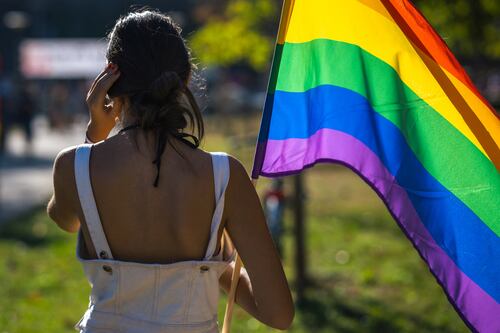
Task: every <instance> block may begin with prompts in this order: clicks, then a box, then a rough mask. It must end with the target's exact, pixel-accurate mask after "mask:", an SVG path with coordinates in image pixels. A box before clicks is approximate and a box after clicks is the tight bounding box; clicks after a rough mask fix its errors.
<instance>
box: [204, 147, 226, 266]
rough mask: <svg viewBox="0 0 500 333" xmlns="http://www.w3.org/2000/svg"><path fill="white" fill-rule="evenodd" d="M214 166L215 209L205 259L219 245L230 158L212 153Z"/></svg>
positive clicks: (223, 154)
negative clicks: (218, 236) (218, 239)
mask: <svg viewBox="0 0 500 333" xmlns="http://www.w3.org/2000/svg"><path fill="white" fill-rule="evenodd" d="M211 155H212V167H213V170H214V188H215V211H214V215H213V217H212V225H211V228H210V240H209V242H208V247H207V252H206V254H205V260H209V259H210V258H212V257H213V255H214V252H215V250H216V247H217V234H218V231H219V226H220V224H221V222H222V214H223V213H224V196H225V194H226V188H227V184H228V183H229V159H228V157H227V154H226V153H211Z"/></svg>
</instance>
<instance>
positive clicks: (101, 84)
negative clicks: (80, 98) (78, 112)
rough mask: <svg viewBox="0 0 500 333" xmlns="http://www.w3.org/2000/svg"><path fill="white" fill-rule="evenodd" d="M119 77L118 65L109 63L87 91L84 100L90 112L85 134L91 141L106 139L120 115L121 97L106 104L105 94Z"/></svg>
mask: <svg viewBox="0 0 500 333" xmlns="http://www.w3.org/2000/svg"><path fill="white" fill-rule="evenodd" d="M119 77H120V71H119V70H118V66H116V65H115V64H111V63H110V64H108V66H107V67H106V68H105V69H104V70H103V71H102V72H101V73H100V74H99V75H98V76H97V77H96V79H95V80H94V82H93V83H92V86H91V87H90V89H89V92H88V93H87V99H86V101H87V106H88V108H89V113H90V121H89V124H88V125H87V136H88V138H89V139H90V140H91V141H92V142H98V141H102V140H104V139H106V138H107V137H108V135H109V132H111V130H112V129H113V127H114V126H115V124H116V120H117V118H118V116H119V115H120V112H121V109H122V105H121V102H120V100H121V99H119V98H115V99H114V100H113V103H108V104H106V102H107V101H106V94H107V93H108V90H109V89H110V88H111V86H112V85H113V83H115V81H116V80H117V79H118V78H119Z"/></svg>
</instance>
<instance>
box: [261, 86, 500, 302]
mask: <svg viewBox="0 0 500 333" xmlns="http://www.w3.org/2000/svg"><path fill="white" fill-rule="evenodd" d="M274 95H275V96H274V103H273V104H272V105H273V110H272V118H271V123H270V130H269V137H268V138H269V140H285V139H289V138H308V137H309V136H311V135H312V134H314V133H315V132H316V131H318V130H319V129H322V128H329V129H334V130H338V131H342V132H345V133H347V134H349V135H351V136H353V137H355V138H357V139H358V140H360V141H361V142H363V143H364V144H365V145H366V146H367V147H369V148H370V149H371V150H372V151H373V152H374V153H375V154H377V156H378V157H379V158H380V159H381V161H382V162H383V163H384V165H385V166H386V168H387V169H388V170H389V171H390V172H391V174H393V175H394V176H395V178H396V180H397V182H398V184H399V185H400V186H402V187H403V188H404V189H405V190H406V192H407V193H408V196H409V198H410V200H411V202H412V204H413V206H414V207H415V210H416V211H417V213H418V215H419V217H420V219H421V221H422V222H423V223H424V225H425V226H426V228H427V229H428V230H429V232H430V234H431V235H432V237H433V238H434V240H435V241H436V243H437V244H438V245H439V246H440V247H441V248H442V249H443V250H444V251H445V252H446V253H447V254H448V255H449V256H450V258H451V259H452V260H453V261H454V262H455V263H456V265H457V266H458V267H459V268H460V269H461V270H462V271H463V272H464V273H465V274H467V276H469V277H470V278H471V279H472V280H473V281H475V282H476V283H477V284H478V285H479V286H480V287H481V288H482V289H483V290H485V291H486V292H487V293H488V294H490V295H491V296H492V297H493V298H494V299H495V300H496V301H497V302H499V303H500V283H499V277H500V257H499V256H498V253H499V252H498V251H499V249H500V238H499V237H497V235H496V234H495V233H494V232H493V231H492V230H491V229H490V228H488V226H486V225H485V224H484V223H483V222H482V221H481V220H480V219H479V217H478V216H477V215H476V214H474V212H473V211H471V210H470V209H469V208H468V207H467V206H466V205H465V204H464V203H463V202H462V201H460V200H459V199H458V198H457V197H456V196H455V195H454V194H453V193H451V192H450V191H448V190H447V189H446V188H445V187H444V186H443V185H441V183H439V181H437V180H436V179H435V178H434V177H433V176H432V175H431V174H429V172H428V171H427V170H426V169H425V168H424V166H423V165H422V164H421V163H420V161H419V160H418V159H417V157H416V156H415V154H414V152H413V151H412V149H411V148H410V147H409V146H408V144H407V142H406V139H405V137H404V136H403V134H402V133H401V132H400V131H399V129H398V128H397V127H396V126H395V125H394V124H393V123H391V122H390V121H389V120H387V119H386V118H384V117H382V116H381V115H380V114H378V113H377V112H375V110H374V109H373V108H372V107H371V105H370V103H369V102H368V100H367V99H366V98H365V97H364V96H362V95H359V94H357V93H355V92H353V91H351V90H348V89H345V88H341V87H335V86H330V85H323V86H318V87H316V88H313V89H311V90H308V91H306V92H302V93H293V92H283V91H276V92H275V94H274ZM408 127H411V124H408Z"/></svg>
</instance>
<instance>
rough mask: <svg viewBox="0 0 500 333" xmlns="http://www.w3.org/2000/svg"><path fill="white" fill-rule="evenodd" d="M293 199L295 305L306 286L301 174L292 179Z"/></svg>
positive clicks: (300, 301)
mask: <svg viewBox="0 0 500 333" xmlns="http://www.w3.org/2000/svg"><path fill="white" fill-rule="evenodd" d="M293 181H294V188H295V197H294V203H293V210H294V219H295V288H296V290H297V303H298V304H299V305H300V304H302V303H303V301H304V290H305V287H306V285H307V269H306V267H307V263H306V252H305V225H304V221H305V218H304V217H305V211H304V197H305V196H304V183H303V176H302V174H298V175H295V176H294V177H293Z"/></svg>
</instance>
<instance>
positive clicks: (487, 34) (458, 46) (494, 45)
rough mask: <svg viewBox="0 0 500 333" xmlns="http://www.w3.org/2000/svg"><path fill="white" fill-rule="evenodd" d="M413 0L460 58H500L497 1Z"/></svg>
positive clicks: (498, 9) (499, 22)
mask: <svg viewBox="0 0 500 333" xmlns="http://www.w3.org/2000/svg"><path fill="white" fill-rule="evenodd" d="M414 2H415V4H416V5H417V7H418V8H419V9H420V10H421V11H422V12H423V14H424V15H425V17H426V18H427V19H428V20H429V22H430V23H431V24H432V25H433V26H434V27H435V28H436V30H437V31H438V32H439V33H440V35H441V36H442V37H443V39H444V40H445V41H446V43H447V44H448V45H449V46H450V48H451V49H453V50H454V52H456V53H457V55H458V56H459V57H467V58H474V59H477V58H483V57H486V58H489V59H500V38H499V36H500V1H498V0H431V1H429V0H415V1H414Z"/></svg>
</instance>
